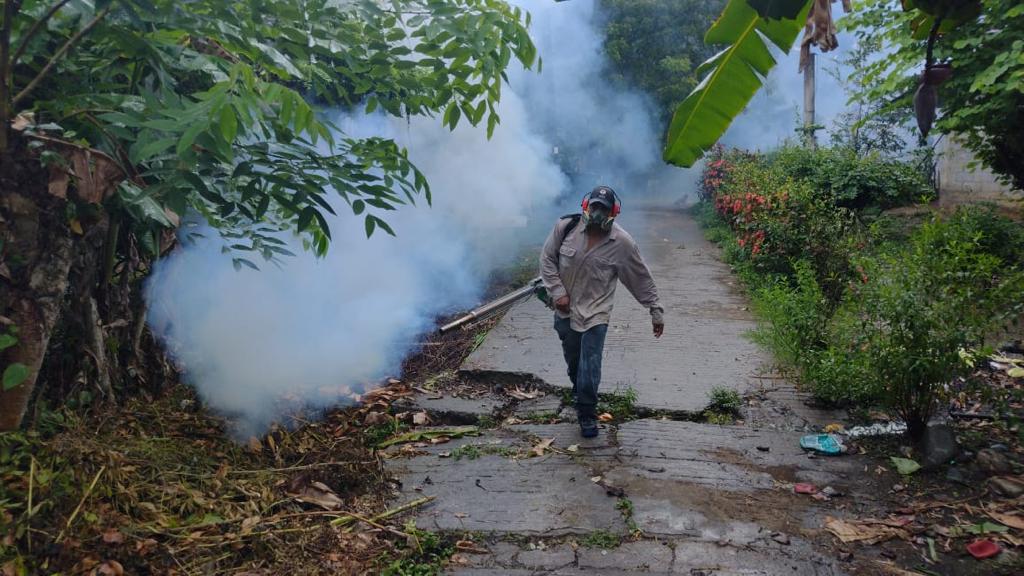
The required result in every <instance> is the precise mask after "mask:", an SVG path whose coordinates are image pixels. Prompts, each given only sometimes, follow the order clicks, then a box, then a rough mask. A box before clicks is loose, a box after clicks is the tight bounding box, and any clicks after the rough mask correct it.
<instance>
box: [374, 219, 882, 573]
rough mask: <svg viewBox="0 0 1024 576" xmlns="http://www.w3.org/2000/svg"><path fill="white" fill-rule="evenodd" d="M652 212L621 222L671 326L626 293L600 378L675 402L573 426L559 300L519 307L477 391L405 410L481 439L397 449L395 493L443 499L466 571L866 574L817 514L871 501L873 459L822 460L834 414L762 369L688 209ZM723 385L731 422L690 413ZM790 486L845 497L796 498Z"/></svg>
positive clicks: (430, 526)
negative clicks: (636, 243) (467, 427)
mask: <svg viewBox="0 0 1024 576" xmlns="http://www.w3.org/2000/svg"><path fill="white" fill-rule="evenodd" d="M646 218H647V220H646V226H641V225H639V223H637V222H633V223H632V225H631V226H630V224H631V223H630V222H627V228H628V229H632V230H633V231H634V232H635V233H636V236H637V237H638V238H639V239H640V241H641V249H642V251H643V252H644V254H645V255H646V257H647V258H648V260H649V262H650V264H651V267H652V269H653V271H654V274H655V276H656V278H657V281H658V284H659V289H660V291H661V293H662V294H663V298H664V301H665V304H666V309H667V310H666V311H667V318H668V329H667V332H666V335H665V337H664V338H663V339H662V340H660V341H656V340H654V339H653V337H651V335H650V325H649V320H648V317H647V314H646V312H645V311H643V310H641V309H640V308H639V306H637V305H636V304H635V303H633V302H632V301H631V299H630V298H629V294H628V292H627V291H626V290H625V289H620V291H619V293H618V294H619V296H618V303H617V307H616V310H615V313H614V319H613V323H612V327H611V330H610V332H609V335H610V336H609V339H608V343H607V348H606V352H605V367H606V372H605V373H606V375H607V380H606V384H607V386H606V387H605V391H611V389H613V388H615V387H616V385H617V386H619V387H627V386H628V387H633V388H634V389H635V390H637V392H638V393H639V404H640V405H641V406H643V407H646V408H651V409H656V410H665V411H666V412H665V416H659V417H650V418H640V419H633V420H629V421H625V422H611V423H608V424H603V425H602V426H601V434H600V435H599V436H598V437H597V438H595V439H589V440H584V439H582V438H580V436H579V432H578V427H577V426H576V424H574V423H573V422H572V421H571V417H570V414H569V413H571V410H569V407H567V406H560V405H559V400H558V397H559V394H558V393H557V391H553V390H550V388H549V387H550V386H554V387H564V386H567V385H568V379H567V378H565V376H564V372H563V368H562V359H561V354H560V351H559V347H558V342H557V340H556V338H555V335H554V332H553V330H552V329H551V326H550V324H551V321H550V313H549V312H547V311H546V310H545V309H544V308H542V307H540V306H539V305H537V304H536V303H534V302H530V303H526V304H523V305H522V306H520V307H518V308H516V309H514V310H512V311H511V313H509V314H508V315H507V316H506V317H505V318H504V320H503V321H502V322H501V323H500V324H499V325H498V326H497V327H496V328H495V329H494V330H493V331H492V332H491V334H490V335H489V336H488V338H487V340H486V341H485V342H484V344H483V345H482V346H481V347H480V348H479V349H478V350H477V351H476V353H474V354H473V355H472V356H470V358H469V359H468V360H467V361H466V363H465V365H464V366H463V372H464V373H465V374H467V375H470V376H473V378H472V379H468V380H464V381H462V382H461V383H460V384H459V386H460V388H457V389H455V388H453V390H456V391H454V392H452V393H453V394H455V395H459V394H465V390H467V386H469V387H472V386H476V388H475V389H472V392H471V393H470V394H468V396H471V397H472V399H460V398H452V397H450V396H449V395H444V394H434V395H432V396H431V395H421V396H419V397H415V398H412V399H411V400H410V404H409V405H407V406H404V407H403V408H402V409H403V410H405V409H409V410H420V409H423V410H427V411H428V412H430V413H431V414H432V415H433V416H434V418H435V422H439V423H440V422H445V423H459V424H463V423H466V422H471V421H477V422H479V423H481V424H482V425H483V426H482V427H481V434H480V435H479V436H475V437H466V438H460V439H457V440H453V441H451V442H447V443H443V444H437V445H432V444H422V445H417V446H406V447H403V448H399V447H394V448H391V449H389V456H390V457H389V459H388V460H387V462H388V468H389V469H390V471H391V472H392V474H393V475H394V476H395V477H396V478H397V479H398V480H399V482H400V488H399V489H398V493H397V496H398V498H399V500H400V501H411V500H414V499H417V498H421V497H422V496H424V495H430V496H434V497H435V500H433V501H432V502H431V503H430V504H428V505H425V506H423V507H421V508H418V509H417V511H416V513H415V521H416V523H417V525H418V526H419V527H420V528H421V529H426V530H437V531H442V532H446V533H449V534H452V536H453V538H459V539H465V538H473V539H474V541H475V542H476V543H477V546H476V547H477V548H483V549H485V551H486V553H476V554H474V553H458V554H456V555H455V557H453V559H452V562H451V564H450V566H449V571H450V573H452V574H458V575H464V576H497V575H511V576H517V575H527V574H564V575H583V574H588V575H590V574H597V575H620V574H634V573H638V572H643V573H651V574H689V575H691V576H698V575H711V574H715V575H724V574H730V575H755V574H757V575H778V574H800V575H808V574H810V575H832V574H859V573H866V572H864V571H863V570H862V569H861V568H860V567H858V566H856V565H852V564H846V563H843V562H840V561H839V560H837V559H836V556H837V554H835V552H834V550H833V549H832V546H833V541H832V539H831V537H830V536H828V534H827V533H826V532H825V531H824V529H823V524H824V522H825V517H826V516H828V515H831V516H837V517H842V516H847V515H851V514H854V515H855V514H860V513H864V511H865V510H866V509H870V508H872V507H873V506H876V505H877V501H876V499H877V498H878V495H877V493H876V492H875V489H874V488H870V487H868V486H867V485H866V484H865V483H864V482H863V481H862V479H863V474H864V473H865V472H864V471H865V470H867V469H868V466H869V461H868V460H867V459H866V457H861V456H858V455H845V456H841V457H835V458H824V457H812V456H809V455H807V454H805V453H804V452H802V451H801V450H800V448H799V444H798V442H799V438H800V436H801V435H802V434H804V433H807V432H808V431H812V430H820V429H821V428H822V427H823V426H824V425H825V424H827V423H829V422H832V421H835V420H836V419H838V418H839V417H840V416H841V414H837V413H834V412H825V411H821V410H817V409H814V408H811V407H809V406H808V405H807V403H806V397H805V396H804V395H803V394H801V393H799V392H797V391H796V390H795V389H794V388H793V386H792V385H791V384H789V383H787V382H786V381H784V380H781V379H778V378H777V377H775V376H772V375H770V374H769V373H768V372H769V371H768V370H767V363H768V357H767V356H766V355H765V354H764V353H763V352H762V351H760V350H758V349H757V348H755V347H754V345H753V344H752V343H751V342H750V341H749V340H748V339H746V338H745V337H744V334H745V333H746V332H747V331H749V330H750V329H752V328H753V327H754V323H753V320H752V318H751V317H750V315H749V314H748V312H747V311H746V306H747V304H746V302H745V301H744V300H743V298H742V296H741V295H740V294H739V293H738V292H737V291H736V290H735V289H734V286H733V283H734V280H733V279H732V278H731V276H730V274H729V271H728V268H727V267H726V266H725V265H724V264H722V263H721V262H720V261H719V260H718V259H717V251H716V249H715V248H714V247H713V246H711V245H709V244H708V243H707V242H706V241H704V239H703V237H702V236H701V233H700V230H699V229H698V227H697V225H696V223H695V222H693V220H692V219H690V218H689V217H687V216H685V215H684V214H681V213H678V212H659V213H649V214H647V215H646ZM510 383H511V384H515V385H516V388H510V387H509V384H510ZM536 384H546V385H547V386H543V385H542V386H535V385H536ZM715 386H723V387H727V388H730V389H733V390H737V391H739V392H740V393H741V394H742V395H743V396H744V399H745V404H744V408H743V417H742V419H741V420H739V421H738V422H737V423H736V425H732V426H718V425H713V424H708V423H702V422H697V421H688V419H692V415H693V414H697V413H699V412H701V411H702V410H703V408H704V407H705V405H706V404H707V394H708V392H709V391H710V390H711V389H712V388H713V387H715ZM546 388H547V389H549V392H550V393H549V394H547V395H546V396H545V395H543V393H544V392H543V391H544V389H546ZM509 390H513V391H515V392H516V393H517V394H518V395H519V396H520V398H521V397H522V395H521V394H519V393H521V392H523V391H524V390H525V391H531V390H532V392H531V394H533V395H541V396H540V397H535V398H531V399H527V400H521V399H516V398H513V397H512V396H510V395H509V394H508V391H509ZM439 396H440V397H439ZM559 414H560V416H559ZM892 481H893V482H895V481H897V479H895V478H893V479H892ZM798 482H810V483H813V484H815V485H816V486H818V487H819V488H824V487H826V486H830V487H832V489H833V490H834V491H835V492H838V493H840V494H841V495H840V496H837V497H834V498H832V499H820V500H819V499H814V498H812V497H810V496H807V495H798V494H795V493H794V488H793V486H794V484H795V483H798ZM478 552H479V550H478Z"/></svg>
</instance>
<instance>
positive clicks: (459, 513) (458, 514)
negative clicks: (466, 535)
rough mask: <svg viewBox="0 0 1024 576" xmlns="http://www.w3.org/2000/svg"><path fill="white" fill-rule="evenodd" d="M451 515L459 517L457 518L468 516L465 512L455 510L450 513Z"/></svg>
mask: <svg viewBox="0 0 1024 576" xmlns="http://www.w3.org/2000/svg"><path fill="white" fill-rule="evenodd" d="M452 516H455V517H456V518H459V519H462V518H469V514H466V513H465V512H456V513H454V514H452Z"/></svg>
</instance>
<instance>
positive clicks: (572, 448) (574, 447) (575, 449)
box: [565, 444, 580, 452]
mask: <svg viewBox="0 0 1024 576" xmlns="http://www.w3.org/2000/svg"><path fill="white" fill-rule="evenodd" d="M565 450H566V452H579V450H580V445H579V444H573V445H571V446H569V447H568V448H566V449H565Z"/></svg>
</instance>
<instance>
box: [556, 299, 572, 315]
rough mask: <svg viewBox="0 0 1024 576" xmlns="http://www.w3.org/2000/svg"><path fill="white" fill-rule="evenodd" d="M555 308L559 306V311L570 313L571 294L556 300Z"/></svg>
mask: <svg viewBox="0 0 1024 576" xmlns="http://www.w3.org/2000/svg"><path fill="white" fill-rule="evenodd" d="M555 308H558V310H559V312H565V313H566V314H568V313H569V296H568V295H565V296H562V297H561V298H559V299H558V300H555Z"/></svg>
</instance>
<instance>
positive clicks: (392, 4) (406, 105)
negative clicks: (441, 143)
mask: <svg viewBox="0 0 1024 576" xmlns="http://www.w3.org/2000/svg"><path fill="white" fill-rule="evenodd" d="M10 4H12V3H8V5H10ZM13 4H17V3H13ZM11 24H12V26H11V28H10V30H9V33H10V38H11V46H12V47H16V49H15V50H14V55H15V57H16V58H12V59H11V60H9V61H8V64H9V65H10V66H9V68H8V69H10V70H12V74H11V82H10V85H9V86H6V92H5V94H7V103H8V106H9V108H8V109H7V114H8V118H10V117H11V116H13V115H14V114H17V113H21V112H23V111H26V110H31V111H32V112H34V113H35V122H36V125H35V126H33V127H32V130H34V131H35V132H42V131H48V133H49V134H50V135H51V136H58V137H60V138H62V139H65V140H77V141H81V142H83V143H87V144H88V145H90V146H93V147H95V148H96V149H98V150H100V151H103V152H105V153H107V154H108V155H110V156H111V157H112V158H114V159H116V161H117V162H118V163H119V164H121V166H122V168H123V171H124V174H126V175H128V178H127V180H126V181H125V182H124V183H122V184H121V186H120V192H119V198H120V199H121V200H123V201H124V202H125V203H128V204H132V203H134V204H133V205H137V204H138V202H141V201H150V202H155V203H156V204H157V205H159V206H161V207H166V208H167V209H169V210H170V211H172V212H174V213H175V214H179V215H181V214H184V213H186V212H187V211H188V210H189V209H192V210H195V211H197V212H198V213H199V214H201V215H202V216H203V217H205V218H206V219H207V220H208V221H209V223H210V224H211V225H213V226H214V227H215V228H217V229H218V230H219V231H221V232H222V233H223V234H224V235H225V236H226V237H228V238H230V239H232V245H233V248H235V249H245V250H253V251H257V252H259V253H260V254H262V255H263V256H265V257H274V256H275V255H277V254H282V253H284V252H285V251H284V249H283V248H282V247H281V246H280V242H279V241H275V234H277V233H278V232H280V231H282V230H288V229H292V230H297V231H299V232H302V233H304V234H306V235H307V238H308V239H309V243H310V245H311V246H312V247H313V248H314V249H315V250H316V251H317V252H318V253H323V252H325V251H326V250H327V248H328V243H329V240H330V237H331V230H330V227H329V225H328V219H327V215H329V214H333V213H334V212H335V210H337V209H338V208H339V206H344V205H345V204H347V206H348V209H350V210H351V211H352V212H353V213H354V214H356V215H361V216H363V217H364V218H365V221H366V226H365V227H366V231H367V233H368V234H369V233H372V232H373V231H374V230H376V229H378V228H380V229H383V230H384V231H386V232H389V233H390V232H391V228H390V227H389V226H388V225H387V224H386V223H385V221H384V220H383V219H382V218H381V213H382V212H385V211H388V210H393V209H394V208H396V207H397V206H398V205H401V204H404V203H413V202H415V200H416V197H417V196H420V195H422V196H423V197H424V198H425V200H426V201H427V202H429V201H430V189H429V185H428V183H427V181H426V179H425V178H424V176H423V174H422V173H421V172H420V171H419V170H417V169H416V167H415V166H414V165H413V164H412V163H411V162H410V160H409V159H408V157H407V155H406V152H405V151H404V150H403V149H401V148H400V147H399V146H398V145H397V144H396V143H395V142H393V141H391V140H388V139H384V138H362V139H356V138H349V137H346V136H345V135H344V134H343V133H342V132H341V130H339V129H338V127H336V126H334V125H332V123H331V121H330V118H329V117H328V116H327V115H325V114H324V113H322V112H320V111H318V110H317V109H315V108H314V107H313V106H312V105H311V104H310V103H309V102H318V103H321V104H325V105H328V106H334V107H337V108H339V109H344V110H349V111H351V110H353V109H355V108H364V109H365V111H366V112H368V113H372V112H375V111H380V112H382V113H385V114H388V115H392V116H413V115H428V116H433V115H438V116H441V117H442V119H443V122H444V123H445V124H446V125H447V126H449V127H450V128H452V129H454V128H455V127H456V126H457V124H458V123H459V122H460V121H461V120H462V119H465V120H466V121H468V122H469V123H471V124H473V125H476V124H479V123H482V122H484V121H486V124H487V129H488V134H490V133H491V132H493V130H494V129H495V127H496V125H497V124H498V122H499V121H500V119H499V117H498V114H497V111H496V104H497V102H498V100H499V98H500V96H501V84H502V82H504V81H506V80H507V78H506V76H505V69H506V68H507V67H508V66H509V65H510V64H511V62H512V60H513V59H515V60H517V61H519V62H521V63H522V64H523V65H524V66H526V67H530V66H532V65H533V64H534V62H535V60H536V58H537V56H536V49H535V47H534V45H533V43H532V41H531V40H530V38H529V35H528V33H527V30H526V26H528V24H529V16H528V14H526V13H524V12H522V11H521V10H519V9H518V8H513V7H510V6H509V5H507V4H505V3H504V2H497V1H493V0H455V1H446V2H441V1H439V0H391V1H389V2H383V3H382V2H372V1H358V2H346V3H339V2H333V1H330V0H254V1H249V2H223V1H221V0H187V1H184V2H182V1H180V0H177V1H172V0H114V1H105V2H104V1H100V2H96V3H93V2H90V1H86V0H60V1H58V2H57V4H54V5H52V6H48V5H46V4H44V3H42V2H37V1H32V0H27V1H25V2H23V3H21V9H20V11H18V12H17V13H16V14H15V15H14V17H13V19H12V20H11ZM15 60H16V61H15ZM14 104H16V105H17V107H16V108H14V107H11V106H12V105H14ZM136 212H137V213H139V211H136ZM143 212H145V213H151V214H158V215H159V214H161V211H156V212H154V211H151V210H150V211H143ZM137 224H140V225H143V226H151V227H154V226H155V227H160V226H165V225H166V222H165V221H161V218H160V217H157V218H155V219H154V220H152V221H144V222H140V223H137Z"/></svg>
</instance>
